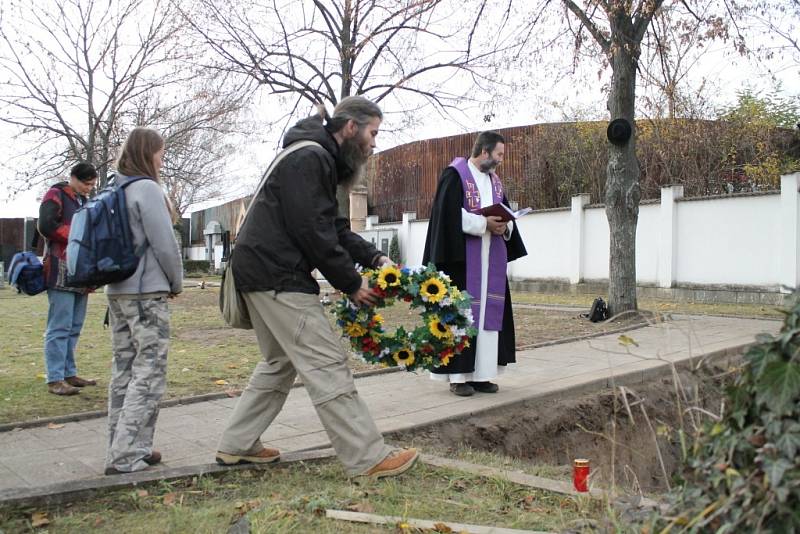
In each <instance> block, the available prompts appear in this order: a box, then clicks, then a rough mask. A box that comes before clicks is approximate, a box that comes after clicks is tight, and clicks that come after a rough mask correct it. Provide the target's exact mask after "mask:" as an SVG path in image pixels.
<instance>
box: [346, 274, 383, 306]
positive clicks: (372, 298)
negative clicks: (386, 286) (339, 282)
mask: <svg viewBox="0 0 800 534" xmlns="http://www.w3.org/2000/svg"><path fill="white" fill-rule="evenodd" d="M350 300H352V301H353V303H355V304H357V305H359V306H374V305H375V304H376V303H377V302H378V295H376V294H375V293H373V292H372V288H370V287H369V282H368V281H367V279H366V278H364V277H362V278H361V287H360V288H358V290H357V291H356V292H355V293H351V294H350Z"/></svg>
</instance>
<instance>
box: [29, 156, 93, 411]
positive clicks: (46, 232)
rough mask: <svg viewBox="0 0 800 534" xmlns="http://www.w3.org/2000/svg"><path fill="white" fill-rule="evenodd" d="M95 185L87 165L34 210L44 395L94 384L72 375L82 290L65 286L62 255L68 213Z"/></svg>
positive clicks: (68, 392) (84, 293)
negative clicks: (43, 321) (42, 290)
mask: <svg viewBox="0 0 800 534" xmlns="http://www.w3.org/2000/svg"><path fill="white" fill-rule="evenodd" d="M96 182H97V171H96V170H95V168H94V167H93V166H92V165H89V164H88V163H78V164H77V165H75V166H74V167H72V169H71V170H70V177H69V182H59V183H57V184H56V185H54V186H53V187H51V188H50V189H49V190H48V191H47V193H45V195H44V198H43V199H42V203H41V205H40V206H39V223H38V225H37V226H38V230H39V233H40V234H41V235H42V236H43V237H44V238H45V249H44V276H45V284H46V285H47V300H48V302H49V308H48V310H47V331H46V333H45V336H44V337H45V339H44V362H45V366H46V370H47V390H48V391H49V392H50V393H53V394H54V395H75V394H76V393H79V392H80V389H79V388H82V387H84V386H94V385H96V384H97V382H96V381H94V380H87V379H84V378H81V377H79V376H78V369H77V367H76V365H75V347H76V346H77V344H78V338H79V337H80V335H81V329H82V328H83V320H84V318H85V317H86V304H87V301H88V296H87V292H88V291H87V289H86V288H76V287H67V286H66V274H67V264H66V253H67V238H68V237H69V227H70V224H71V223H72V216H73V214H74V213H75V212H76V211H77V210H78V208H80V207H81V206H83V204H84V203H85V202H86V199H87V196H88V195H89V193H91V191H92V189H93V188H94V185H95V183H96Z"/></svg>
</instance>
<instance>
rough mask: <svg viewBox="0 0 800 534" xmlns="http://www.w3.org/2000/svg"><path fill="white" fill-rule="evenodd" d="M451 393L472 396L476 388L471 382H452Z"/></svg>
mask: <svg viewBox="0 0 800 534" xmlns="http://www.w3.org/2000/svg"><path fill="white" fill-rule="evenodd" d="M450 393H453V394H455V395H458V396H459V397H471V396H472V394H473V393H475V389H473V387H472V386H470V385H469V384H450Z"/></svg>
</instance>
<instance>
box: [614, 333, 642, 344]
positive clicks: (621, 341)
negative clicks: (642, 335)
mask: <svg viewBox="0 0 800 534" xmlns="http://www.w3.org/2000/svg"><path fill="white" fill-rule="evenodd" d="M617 340H618V341H619V344H620V345H624V346H630V345H633V346H635V347H638V346H639V344H638V343H637V342H636V340H635V339H633V338H632V337H630V336H626V335H625V334H620V336H619V337H618V338H617Z"/></svg>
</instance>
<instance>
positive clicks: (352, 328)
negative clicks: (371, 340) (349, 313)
mask: <svg viewBox="0 0 800 534" xmlns="http://www.w3.org/2000/svg"><path fill="white" fill-rule="evenodd" d="M344 331H345V332H347V335H348V336H350V337H361V336H363V335H364V334H366V333H367V329H366V328H364V327H363V326H361V325H360V324H358V323H347V325H346V326H345V327H344Z"/></svg>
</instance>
